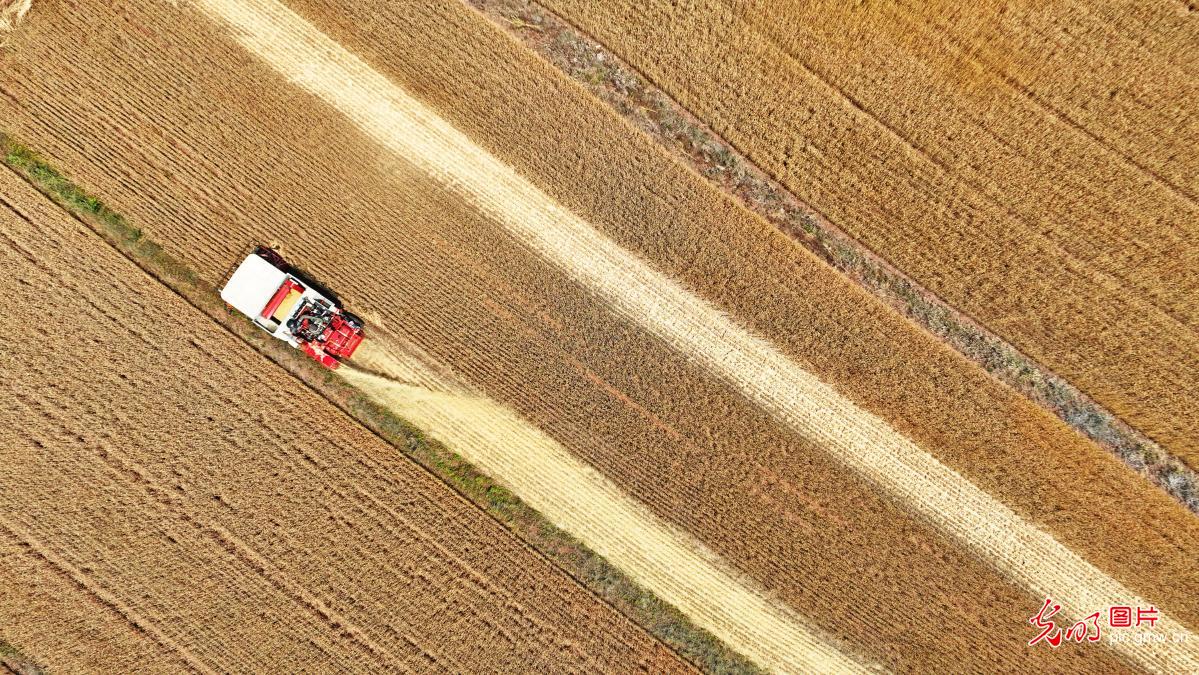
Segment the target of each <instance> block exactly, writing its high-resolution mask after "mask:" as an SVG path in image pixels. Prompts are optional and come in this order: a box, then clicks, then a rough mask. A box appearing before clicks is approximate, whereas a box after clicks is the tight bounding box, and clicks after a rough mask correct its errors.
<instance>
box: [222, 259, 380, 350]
mask: <svg viewBox="0 0 1199 675" xmlns="http://www.w3.org/2000/svg"><path fill="white" fill-rule="evenodd" d="M221 299H222V300H224V301H225V302H226V303H228V304H229V306H230V307H232V308H233V309H236V310H237V311H239V312H241V313H242V314H245V315H246V316H248V317H249V318H250V319H251V320H252V321H253V322H254V323H255V324H256V325H257V326H258V327H260V328H262V329H263V330H265V331H266V332H268V333H270V334H271V335H273V336H275V337H277V338H279V339H280V340H283V341H284V342H287V343H288V344H290V345H291V346H293V347H295V348H297V349H300V350H303V351H304V353H305V354H308V355H309V356H311V357H312V358H314V359H316V360H317V361H319V362H320V364H321V365H323V366H325V367H326V368H336V367H337V366H338V365H339V364H340V362H341V361H343V360H345V359H348V358H350V356H351V355H352V354H353V353H354V350H355V349H357V348H358V345H359V344H361V343H362V320H361V319H359V318H358V317H356V316H354V315H353V314H350V313H349V312H347V311H345V310H343V309H342V308H341V307H339V306H338V305H337V303H336V302H334V301H333V300H330V299H329V298H328V297H326V296H325V295H324V294H323V293H321V291H319V290H317V289H316V288H315V284H313V283H311V282H309V281H305V280H304V279H303V278H301V277H300V276H299V275H297V274H296V273H295V271H294V270H293V269H292V268H291V266H290V265H288V264H287V262H286V261H284V260H283V257H282V256H280V255H279V253H278V252H276V251H275V250H273V249H270V248H267V247H265V246H259V247H258V248H257V249H255V250H254V252H253V253H251V254H250V255H249V256H246V259H245V260H243V261H242V263H241V265H238V267H237V269H236V270H235V271H234V272H233V276H231V277H229V281H228V282H227V283H226V284H225V287H224V288H222V289H221Z"/></svg>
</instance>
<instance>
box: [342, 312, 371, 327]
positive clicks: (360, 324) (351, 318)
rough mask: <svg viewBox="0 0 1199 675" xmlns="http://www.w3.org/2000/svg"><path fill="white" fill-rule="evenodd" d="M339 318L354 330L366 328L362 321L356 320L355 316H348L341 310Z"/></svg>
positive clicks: (347, 313)
mask: <svg viewBox="0 0 1199 675" xmlns="http://www.w3.org/2000/svg"><path fill="white" fill-rule="evenodd" d="M341 318H343V319H345V320H346V323H348V324H350V325H351V326H353V327H355V328H363V327H364V326H366V324H365V323H363V322H362V319H359V318H358V315H357V314H350V313H349V312H346V311H344V310H343V311H342V313H341Z"/></svg>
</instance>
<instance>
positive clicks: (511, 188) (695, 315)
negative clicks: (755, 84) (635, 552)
mask: <svg viewBox="0 0 1199 675" xmlns="http://www.w3.org/2000/svg"><path fill="white" fill-rule="evenodd" d="M197 4H198V6H199V7H201V8H202V9H203V10H204V11H205V12H206V13H208V14H209V15H210V16H211V17H212V18H214V19H216V20H217V21H218V22H221V23H225V24H228V25H230V26H231V27H232V28H233V29H234V33H235V36H236V37H237V39H238V40H239V41H240V42H241V43H242V44H243V45H244V46H245V47H246V48H247V49H248V50H249V51H250V52H251V53H253V54H255V55H257V56H258V57H259V58H262V59H263V60H264V61H266V62H267V63H268V64H270V65H271V66H272V67H273V68H275V69H276V70H278V71H279V72H280V73H282V74H284V75H285V76H287V77H288V78H289V79H290V80H291V81H292V82H294V83H295V84H297V85H298V86H300V87H302V88H304V89H306V90H308V91H309V92H311V93H312V94H314V95H316V96H317V97H318V98H320V99H322V100H323V101H325V102H326V103H328V104H330V105H331V106H333V107H334V108H335V109H337V110H338V111H339V112H341V113H342V114H344V115H345V116H346V117H347V118H349V119H350V120H351V121H353V122H354V123H356V124H357V125H358V126H359V127H360V128H361V129H362V130H363V131H364V132H366V133H367V134H368V135H369V136H370V137H372V138H374V139H375V140H376V141H377V142H379V143H380V144H381V145H382V146H384V147H386V148H388V149H390V150H392V151H393V152H395V153H397V154H398V155H400V156H402V157H404V158H406V159H407V160H409V161H412V162H413V163H414V164H415V165H416V166H418V167H419V168H421V169H422V170H424V171H425V172H427V173H428V174H429V175H431V176H433V177H434V178H436V179H437V180H439V181H440V182H442V183H444V184H445V185H447V186H448V187H449V188H450V189H452V190H453V191H455V192H457V193H459V194H461V195H462V196H463V197H465V198H467V199H468V200H470V201H471V202H473V203H475V204H476V205H477V206H478V207H479V208H480V209H481V210H482V211H483V212H484V213H487V214H488V215H490V216H491V217H493V218H495V219H496V221H497V222H499V223H501V224H503V225H504V226H505V227H506V228H507V229H508V230H509V232H510V233H511V234H512V235H513V236H514V237H516V238H517V239H518V240H520V241H522V242H523V243H524V244H525V245H526V246H528V247H529V248H530V249H531V250H533V251H534V252H536V253H537V254H538V255H539V256H541V257H542V258H545V259H546V260H548V261H550V262H552V263H554V264H556V265H558V266H560V267H561V268H562V269H564V270H565V271H567V273H568V274H570V275H571V276H572V277H573V278H574V279H575V280H576V281H578V282H579V283H581V284H583V285H584V286H586V287H587V288H589V289H591V290H592V291H593V292H595V293H597V294H598V295H600V296H601V297H603V298H604V299H606V300H607V301H608V302H609V303H610V304H611V305H612V306H613V307H614V308H615V309H616V310H617V311H618V312H619V313H621V314H623V315H625V316H626V317H627V318H629V319H631V320H633V321H635V322H637V323H638V324H640V325H641V326H642V327H643V328H644V329H646V330H648V331H649V332H651V333H652V334H654V335H656V336H658V337H659V338H660V339H662V340H663V341H664V342H666V343H667V344H669V345H671V346H672V347H673V348H675V349H676V350H678V351H680V352H681V353H684V354H687V355H688V356H690V357H691V358H694V359H695V360H696V361H697V362H699V363H702V364H704V365H705V366H707V367H708V368H710V369H711V370H712V371H713V372H715V373H717V374H719V375H720V376H721V377H722V378H724V379H725V380H727V381H728V382H729V383H730V384H732V385H734V386H735V387H736V388H737V389H738V390H740V391H741V392H742V394H744V395H745V396H746V397H747V398H748V399H749V400H751V401H754V402H755V403H756V404H757V405H759V406H761V407H762V408H763V409H764V410H767V411H769V412H770V413H771V414H773V415H774V416H775V417H776V418H777V419H779V420H780V421H781V422H783V423H785V424H787V425H788V426H789V427H790V428H792V429H793V430H795V431H796V432H798V433H799V434H800V435H802V436H804V437H806V438H808V439H810V440H812V441H814V442H816V443H818V444H819V445H821V446H822V447H824V448H826V449H828V450H829V451H830V452H831V453H833V454H834V455H835V456H836V457H838V458H839V459H840V460H841V461H843V462H844V463H845V464H847V465H848V466H850V467H851V468H853V469H854V470H856V471H858V472H860V473H861V474H862V475H864V476H866V477H868V478H869V479H870V480H871V481H873V482H874V483H876V484H877V485H879V486H880V487H881V488H883V489H884V490H885V491H887V492H888V493H890V494H891V495H892V496H894V497H895V498H897V499H899V500H900V501H902V502H903V503H905V504H907V505H908V506H909V507H911V508H912V509H914V510H915V511H916V512H918V513H920V514H921V515H923V516H924V517H926V518H928V519H929V520H930V521H931V522H933V523H934V524H936V525H938V526H939V527H941V528H942V529H944V530H945V531H946V532H948V533H949V534H950V535H951V536H953V537H955V538H957V539H958V540H960V541H962V542H963V543H965V544H967V545H968V546H970V547H971V548H972V549H974V550H975V551H976V552H977V553H979V554H981V555H982V556H983V557H984V559H986V560H988V561H989V562H990V563H991V564H992V565H994V566H995V567H996V568H998V569H999V570H1001V571H1002V572H1003V573H1005V574H1007V575H1008V576H1010V577H1011V578H1012V579H1014V580H1016V581H1018V582H1019V583H1021V584H1022V585H1023V586H1025V587H1026V588H1028V589H1029V590H1030V591H1031V592H1032V593H1033V594H1034V595H1041V596H1048V595H1053V596H1055V597H1056V598H1059V599H1060V600H1061V602H1062V604H1063V606H1064V607H1065V608H1066V610H1067V612H1068V613H1069V614H1070V615H1071V616H1074V617H1076V618H1077V617H1081V616H1084V615H1086V614H1088V613H1089V612H1090V611H1091V610H1093V609H1095V608H1099V607H1104V606H1108V605H1116V604H1138V605H1145V604H1149V603H1148V602H1147V601H1145V600H1144V599H1142V598H1139V597H1137V596H1136V595H1135V594H1134V593H1132V592H1131V591H1130V590H1128V589H1127V588H1125V587H1124V586H1123V585H1122V584H1121V583H1120V582H1118V581H1117V580H1115V579H1113V578H1111V577H1109V576H1107V575H1106V574H1104V573H1103V572H1102V571H1101V570H1099V569H1097V568H1095V567H1094V566H1093V565H1091V564H1090V563H1088V562H1087V561H1086V560H1084V559H1083V558H1081V557H1080V556H1079V555H1077V554H1076V553H1074V552H1073V551H1071V550H1070V549H1068V548H1066V547H1065V546H1063V545H1062V544H1061V543H1060V542H1058V541H1057V540H1056V539H1054V538H1053V537H1052V536H1051V535H1050V534H1048V533H1047V532H1044V531H1042V530H1040V529H1039V528H1037V527H1035V526H1034V525H1032V524H1030V523H1028V522H1027V521H1025V520H1024V519H1023V518H1021V517H1020V516H1019V515H1017V514H1016V513H1015V512H1014V511H1012V510H1011V509H1009V508H1008V507H1007V506H1005V505H1004V504H1002V503H1000V502H999V501H998V500H996V499H995V498H994V497H992V496H991V495H989V494H987V493H985V492H983V491H982V490H980V489H979V488H977V487H976V486H974V485H973V484H972V483H970V482H969V481H968V480H966V479H965V478H963V477H962V476H961V475H959V474H957V473H956V472H954V471H953V470H951V469H949V468H948V467H946V466H945V465H943V464H941V463H940V462H938V461H937V460H936V459H935V458H934V457H933V456H931V455H930V454H928V453H927V452H925V451H924V450H922V449H921V448H919V447H917V446H916V445H915V444H914V443H913V442H912V441H910V440H909V439H907V438H905V437H903V436H902V435H901V434H899V433H898V432H896V431H895V430H894V429H892V428H891V427H890V426H889V425H888V424H887V423H886V422H885V421H884V420H882V419H880V418H878V417H877V416H875V415H873V414H870V413H868V412H866V411H864V410H862V409H860V408H858V407H857V406H856V405H854V404H853V403H852V402H851V401H850V400H848V399H846V398H845V397H843V396H841V395H840V394H839V393H837V392H836V391H835V390H834V389H833V388H832V387H830V386H829V385H827V384H825V383H823V382H821V381H820V380H819V379H817V378H816V377H814V376H812V375H811V374H810V373H808V372H806V371H805V370H803V369H802V368H801V367H800V366H799V365H798V364H796V363H795V362H793V361H791V360H790V359H788V358H787V357H786V356H785V355H784V354H783V353H782V352H780V351H779V350H778V349H777V348H775V347H774V346H773V345H772V344H770V343H768V342H766V341H765V340H762V339H760V338H758V337H756V336H753V335H750V334H749V333H748V332H746V331H745V330H743V329H742V328H740V327H739V326H738V325H736V324H735V323H734V322H733V321H732V320H731V319H729V318H728V317H726V316H725V315H723V314H722V313H721V312H720V311H719V310H718V309H716V308H715V307H712V306H711V305H709V304H708V303H706V302H705V301H703V300H701V299H700V298H698V297H696V296H695V295H693V294H691V293H689V292H688V291H686V290H685V289H684V288H682V287H681V286H679V285H678V284H676V283H675V282H673V281H672V280H670V279H668V278H666V277H664V276H663V275H661V274H659V273H657V272H656V271H655V270H653V269H652V268H650V267H649V266H648V265H646V264H645V263H643V262H642V261H640V260H639V259H637V258H636V257H634V256H633V255H631V254H630V253H628V252H627V251H625V250H623V249H621V248H620V247H619V246H617V245H616V244H615V243H614V242H612V241H611V240H609V239H607V238H605V237H603V236H602V235H600V234H599V233H598V232H596V231H595V230H594V229H592V228H591V227H590V226H589V225H588V224H587V223H585V222H583V221H582V220H581V219H579V218H578V217H577V216H575V215H574V214H572V213H570V212H569V211H567V210H566V209H565V208H563V207H562V206H561V205H559V204H557V203H556V202H555V201H554V200H552V199H551V198H550V197H549V196H548V195H546V194H545V193H543V192H541V191H540V190H539V189H537V188H536V187H535V186H533V185H532V184H530V183H529V182H528V181H526V180H524V179H523V178H522V177H520V176H519V175H517V174H516V173H515V172H514V171H513V170H512V169H511V168H510V167H508V166H506V165H504V164H503V163H501V162H499V161H498V160H497V159H495V158H494V157H492V156H490V155H489V154H487V153H486V152H485V151H483V150H482V149H481V148H479V147H478V146H476V145H475V144H474V143H472V142H471V141H470V140H469V139H468V138H466V137H465V136H463V135H462V134H461V133H460V132H458V131H457V130H456V129H454V128H453V127H450V126H449V125H448V124H446V123H445V122H444V121H443V120H441V119H440V118H439V117H438V116H437V115H436V114H435V113H434V112H432V111H431V110H429V109H428V108H426V107H425V106H423V105H422V104H421V103H419V102H418V101H416V100H415V99H413V98H412V97H411V96H410V95H408V94H407V93H406V92H404V91H403V90H401V89H400V88H399V87H397V86H396V85H394V84H393V83H391V82H390V81H389V80H387V79H386V78H385V77H383V76H381V75H380V74H379V73H377V72H376V71H374V70H372V69H371V68H370V67H369V66H368V65H366V64H365V63H363V62H362V61H361V60H360V59H358V58H357V57H355V56H354V55H352V54H350V53H349V52H347V51H345V50H344V49H343V48H341V47H340V45H338V44H337V43H336V42H333V41H332V40H330V39H329V38H328V37H327V36H325V35H324V34H322V33H321V32H320V31H318V30H316V29H315V28H313V27H312V26H311V25H310V24H308V23H307V22H306V21H304V20H303V19H302V18H300V17H299V16H297V15H295V14H294V13H293V12H291V11H290V10H288V9H287V8H285V7H283V6H281V5H279V4H278V3H276V2H271V1H269V0H262V1H258V2H236V1H235V0H204V1H201V2H198V3H197ZM406 394H407V395H408V396H409V399H410V400H409V403H411V404H413V405H415V403H417V402H419V396H418V392H411V391H409V392H406ZM413 397H417V400H415V401H413V400H411V399H412V398H413ZM445 403H447V404H448V403H449V402H445ZM456 403H459V404H460V403H461V402H460V401H458V402H456ZM496 475H497V476H499V477H500V478H501V479H508V476H506V475H505V474H504V473H502V472H498V471H497V472H496ZM530 497H532V495H530ZM1160 627H1161V628H1162V629H1163V630H1166V631H1170V632H1173V633H1178V634H1183V635H1184V636H1185V637H1187V638H1189V639H1188V640H1184V641H1182V642H1178V643H1171V644H1166V645H1144V644H1132V643H1116V644H1113V645H1112V647H1113V648H1114V649H1116V650H1117V651H1119V652H1120V653H1122V654H1124V655H1125V656H1126V657H1127V658H1129V659H1131V660H1133V661H1134V662H1136V663H1138V664H1140V665H1142V666H1144V667H1148V668H1152V669H1160V670H1165V671H1178V670H1195V669H1199V643H1197V642H1196V640H1195V636H1194V635H1191V633H1190V631H1189V630H1187V629H1186V628H1184V627H1183V626H1182V625H1181V624H1179V623H1178V622H1176V621H1174V620H1173V619H1172V618H1170V617H1169V616H1168V615H1166V614H1165V613H1164V612H1163V615H1162V622H1161V626H1160ZM1188 642H1189V643H1190V644H1191V645H1197V646H1191V647H1189V648H1188V645H1187V643H1188Z"/></svg>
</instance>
